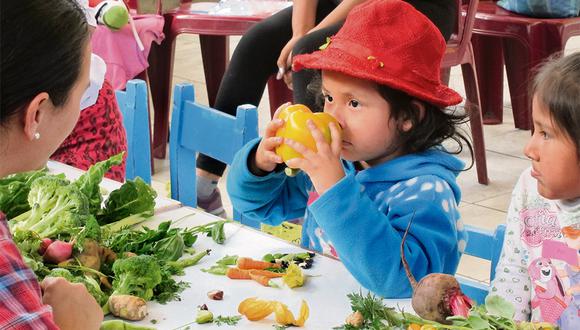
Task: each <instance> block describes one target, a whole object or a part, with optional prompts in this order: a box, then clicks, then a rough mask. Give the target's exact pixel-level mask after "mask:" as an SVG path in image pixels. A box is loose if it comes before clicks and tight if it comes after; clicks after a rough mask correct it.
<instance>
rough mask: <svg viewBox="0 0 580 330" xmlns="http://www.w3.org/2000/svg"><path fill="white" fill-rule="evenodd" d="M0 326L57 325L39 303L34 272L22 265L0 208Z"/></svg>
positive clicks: (22, 328) (18, 329)
mask: <svg viewBox="0 0 580 330" xmlns="http://www.w3.org/2000/svg"><path fill="white" fill-rule="evenodd" d="M0 329H15V330H28V329H34V330H36V329H58V327H57V326H56V324H55V323H54V321H53V318H52V309H51V308H50V306H48V305H44V304H43V303H42V298H41V291H40V286H39V284H38V281H37V279H36V275H34V272H33V271H32V270H31V269H30V268H28V266H26V264H25V263H24V260H22V256H21V255H20V253H19V252H18V248H17V247H16V244H14V242H13V241H12V235H11V234H10V231H9V230H8V223H7V222H6V217H5V215H4V214H3V213H2V212H0Z"/></svg>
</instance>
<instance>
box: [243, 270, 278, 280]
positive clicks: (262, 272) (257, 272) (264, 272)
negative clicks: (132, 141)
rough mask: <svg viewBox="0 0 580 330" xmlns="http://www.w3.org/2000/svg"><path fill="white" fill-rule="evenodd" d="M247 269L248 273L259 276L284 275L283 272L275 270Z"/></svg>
mask: <svg viewBox="0 0 580 330" xmlns="http://www.w3.org/2000/svg"><path fill="white" fill-rule="evenodd" d="M249 271H250V275H252V274H254V275H260V276H266V277H269V278H275V277H282V276H284V273H276V272H271V271H269V270H264V269H250V270H249Z"/></svg>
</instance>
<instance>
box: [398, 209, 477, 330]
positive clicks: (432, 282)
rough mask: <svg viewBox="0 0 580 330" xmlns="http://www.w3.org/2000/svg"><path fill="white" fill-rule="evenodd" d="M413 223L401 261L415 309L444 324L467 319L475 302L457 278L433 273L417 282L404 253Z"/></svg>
mask: <svg viewBox="0 0 580 330" xmlns="http://www.w3.org/2000/svg"><path fill="white" fill-rule="evenodd" d="M412 222H413V219H411V221H410V222H409V224H408V225H407V229H406V230H405V234H404V235H403V240H402V241H401V259H402V262H403V267H404V268H405V273H406V274H407V278H409V282H411V286H412V287H413V298H412V300H411V305H412V306H413V309H414V310H415V312H416V313H417V315H419V316H420V317H422V318H424V319H426V320H431V321H436V322H439V323H443V324H449V323H450V322H449V321H447V317H449V316H454V315H461V316H464V317H467V315H468V313H469V310H470V309H471V306H473V301H472V300H471V299H470V298H469V297H468V296H466V295H465V294H464V293H463V292H462V291H461V288H460V286H459V282H457V279H455V277H453V276H451V275H449V274H442V273H432V274H429V275H426V276H425V277H423V278H422V279H421V281H419V282H418V283H417V281H416V280H415V277H414V276H413V274H412V273H411V270H410V268H409V264H408V263H407V260H405V253H404V246H405V239H406V238H407V233H408V232H409V228H410V227H411V223H412Z"/></svg>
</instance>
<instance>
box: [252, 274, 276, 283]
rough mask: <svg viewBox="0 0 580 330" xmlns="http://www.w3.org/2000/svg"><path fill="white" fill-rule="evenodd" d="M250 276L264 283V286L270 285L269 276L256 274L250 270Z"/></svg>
mask: <svg viewBox="0 0 580 330" xmlns="http://www.w3.org/2000/svg"><path fill="white" fill-rule="evenodd" d="M250 277H251V278H252V280H254V281H256V282H258V283H260V284H262V285H263V286H270V279H271V278H270V277H268V276H265V275H259V274H254V273H253V272H250Z"/></svg>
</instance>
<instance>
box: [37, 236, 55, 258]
mask: <svg viewBox="0 0 580 330" xmlns="http://www.w3.org/2000/svg"><path fill="white" fill-rule="evenodd" d="M50 244H52V240H51V239H50V238H48V237H47V238H43V239H42V240H41V241H40V246H39V247H38V254H40V255H43V254H44V252H46V248H48V246H49V245H50Z"/></svg>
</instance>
